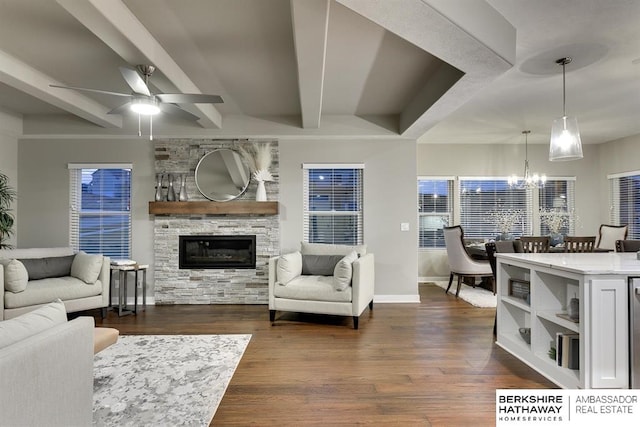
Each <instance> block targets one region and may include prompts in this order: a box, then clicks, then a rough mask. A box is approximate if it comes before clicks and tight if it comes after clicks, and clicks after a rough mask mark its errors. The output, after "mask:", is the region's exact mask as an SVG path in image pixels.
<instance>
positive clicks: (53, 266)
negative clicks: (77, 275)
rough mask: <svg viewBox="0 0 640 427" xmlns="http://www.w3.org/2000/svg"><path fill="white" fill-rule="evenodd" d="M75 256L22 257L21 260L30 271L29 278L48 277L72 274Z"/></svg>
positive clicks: (28, 271)
mask: <svg viewBox="0 0 640 427" xmlns="http://www.w3.org/2000/svg"><path fill="white" fill-rule="evenodd" d="M73 259H74V256H73V255H67V256H57V257H47V258H22V259H20V262H22V264H24V267H25V268H26V269H27V273H29V280H38V279H46V278H47V277H63V276H68V275H70V274H71V263H73Z"/></svg>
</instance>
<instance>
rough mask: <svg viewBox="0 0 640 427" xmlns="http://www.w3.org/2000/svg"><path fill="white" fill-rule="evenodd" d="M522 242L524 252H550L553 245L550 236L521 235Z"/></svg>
mask: <svg viewBox="0 0 640 427" xmlns="http://www.w3.org/2000/svg"><path fill="white" fill-rule="evenodd" d="M520 242H521V243H522V252H524V253H541V252H549V247H550V245H551V244H550V239H549V236H521V237H520Z"/></svg>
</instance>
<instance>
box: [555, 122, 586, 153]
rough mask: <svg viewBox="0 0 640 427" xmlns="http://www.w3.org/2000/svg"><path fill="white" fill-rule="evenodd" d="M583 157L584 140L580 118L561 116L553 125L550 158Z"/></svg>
mask: <svg viewBox="0 0 640 427" xmlns="http://www.w3.org/2000/svg"><path fill="white" fill-rule="evenodd" d="M581 158H582V141H581V140H580V131H579V130H578V119H577V118H575V117H567V116H564V117H560V118H558V119H555V120H554V121H553V125H552V126H551V143H550V144H549V160H551V161H562V160H578V159H581Z"/></svg>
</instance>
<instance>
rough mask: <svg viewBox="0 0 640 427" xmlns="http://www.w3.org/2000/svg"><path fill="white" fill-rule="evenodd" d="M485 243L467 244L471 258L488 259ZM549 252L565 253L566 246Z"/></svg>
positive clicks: (554, 248) (557, 247)
mask: <svg viewBox="0 0 640 427" xmlns="http://www.w3.org/2000/svg"><path fill="white" fill-rule="evenodd" d="M484 245H485V244H484V243H479V242H470V243H467V244H465V249H466V250H467V253H468V254H469V255H470V256H471V258H473V259H477V260H487V259H489V258H488V256H487V249H486V247H485V246H484ZM549 252H551V253H564V246H562V245H558V246H551V247H550V248H549ZM593 252H601V253H604V252H613V250H611V249H604V248H594V249H593Z"/></svg>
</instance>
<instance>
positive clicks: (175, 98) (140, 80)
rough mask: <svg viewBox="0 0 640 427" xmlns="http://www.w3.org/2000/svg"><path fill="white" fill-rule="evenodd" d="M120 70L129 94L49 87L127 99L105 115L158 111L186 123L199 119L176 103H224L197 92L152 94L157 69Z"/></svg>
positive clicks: (147, 67)
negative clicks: (153, 79) (151, 81)
mask: <svg viewBox="0 0 640 427" xmlns="http://www.w3.org/2000/svg"><path fill="white" fill-rule="evenodd" d="M119 69H120V74H122V77H123V78H124V80H125V81H126V82H127V84H128V85H129V87H130V88H131V90H132V93H121V92H112V91H108V90H101V89H90V88H84V87H75V86H61V85H55V84H51V85H49V86H51V87H57V88H62V89H73V90H78V91H83V92H93V93H102V94H105V95H115V96H123V97H127V98H129V100H128V101H127V102H126V103H125V104H123V105H120V106H119V107H116V108H114V109H113V110H111V111H109V112H108V114H122V113H124V112H126V111H129V110H130V111H133V112H135V113H138V114H140V115H147V116H152V115H155V114H158V113H160V112H165V113H169V114H172V115H174V116H178V117H181V118H183V119H186V120H192V121H195V120H199V119H200V117H198V116H196V115H195V114H191V113H190V112H188V111H186V110H184V109H182V108H180V107H179V106H178V105H176V104H221V103H223V102H224V101H223V100H222V97H220V96H218V95H207V94H200V93H152V92H151V90H150V89H149V78H150V77H151V75H152V74H153V72H154V71H155V69H156V67H154V66H153V65H138V66H136V70H134V69H131V68H127V67H119Z"/></svg>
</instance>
